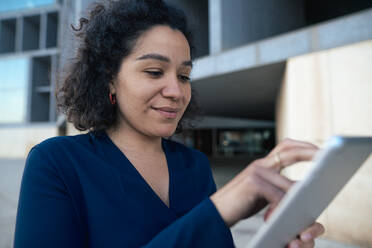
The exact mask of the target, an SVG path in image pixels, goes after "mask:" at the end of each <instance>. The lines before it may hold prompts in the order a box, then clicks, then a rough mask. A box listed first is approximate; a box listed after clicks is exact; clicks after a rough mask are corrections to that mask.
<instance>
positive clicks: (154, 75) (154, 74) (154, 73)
mask: <svg viewBox="0 0 372 248" xmlns="http://www.w3.org/2000/svg"><path fill="white" fill-rule="evenodd" d="M145 73H147V74H149V75H150V76H151V77H152V78H159V77H161V76H162V75H163V72H162V71H145Z"/></svg>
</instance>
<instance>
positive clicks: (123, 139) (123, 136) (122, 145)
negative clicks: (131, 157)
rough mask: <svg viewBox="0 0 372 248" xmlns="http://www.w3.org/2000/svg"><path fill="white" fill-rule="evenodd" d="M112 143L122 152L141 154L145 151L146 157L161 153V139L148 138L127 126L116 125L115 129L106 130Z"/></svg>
mask: <svg viewBox="0 0 372 248" xmlns="http://www.w3.org/2000/svg"><path fill="white" fill-rule="evenodd" d="M106 132H107V135H108V136H109V137H110V139H111V140H112V142H114V144H115V145H116V146H117V147H118V148H119V149H120V150H122V151H123V152H131V153H141V154H143V151H146V153H147V154H148V155H150V154H158V153H159V152H163V150H162V146H161V137H149V136H147V135H145V134H143V133H140V132H139V131H137V130H134V129H133V128H132V127H130V126H129V125H128V124H126V125H118V127H116V128H110V129H108V130H106Z"/></svg>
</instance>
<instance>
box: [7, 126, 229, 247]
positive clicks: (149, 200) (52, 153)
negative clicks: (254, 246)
mask: <svg viewBox="0 0 372 248" xmlns="http://www.w3.org/2000/svg"><path fill="white" fill-rule="evenodd" d="M162 147H163V150H164V152H165V156H166V159H167V163H168V169H169V202H170V207H168V206H167V205H166V204H164V202H163V201H162V200H161V199H160V198H159V197H158V195H157V194H156V193H155V192H154V191H153V190H152V188H151V187H150V185H148V184H147V182H146V181H145V180H144V178H143V177H142V176H141V174H140V173H139V172H138V171H137V170H136V169H135V167H134V166H133V165H132V164H131V163H130V162H129V160H128V159H127V158H126V157H125V155H124V154H123V153H122V152H121V151H120V150H119V148H117V146H116V145H115V144H114V143H113V142H112V141H111V139H110V138H109V137H108V135H107V134H106V133H104V132H103V133H102V135H101V136H97V135H93V134H92V133H88V134H82V135H76V136H67V137H55V138H51V139H48V140H46V141H44V142H42V143H40V144H38V145H36V146H35V147H34V148H32V150H31V151H30V153H29V155H28V158H27V161H26V166H25V170H24V174H23V178H22V185H21V192H20V197H19V204H18V213H17V222H16V230H15V239H14V247H15V248H20V247H28V248H36V247H37V248H43V247H53V248H58V247H61V248H62V247H63V248H66V247H68V248H73V247H100V248H102V247H110V248H115V247H120V248H124V247H149V248H150V247H164V248H167V247H234V244H233V239H232V236H231V232H230V229H229V228H228V227H227V226H226V224H225V223H224V221H223V219H222V218H221V216H220V214H219V213H218V211H217V209H216V208H215V206H214V204H213V203H212V202H211V200H210V199H209V196H210V195H211V194H213V193H214V192H215V191H216V185H215V183H214V181H213V177H212V173H211V169H210V166H209V162H208V159H207V157H206V156H205V155H204V154H202V153H201V152H199V151H197V150H194V149H191V148H187V147H185V146H183V145H181V144H178V143H176V142H173V141H169V140H165V139H163V140H162Z"/></svg>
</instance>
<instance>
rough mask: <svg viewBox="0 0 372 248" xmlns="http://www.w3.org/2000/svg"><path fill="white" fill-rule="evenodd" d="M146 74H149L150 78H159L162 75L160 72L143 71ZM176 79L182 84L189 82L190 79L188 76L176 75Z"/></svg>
mask: <svg viewBox="0 0 372 248" xmlns="http://www.w3.org/2000/svg"><path fill="white" fill-rule="evenodd" d="M145 72H146V73H147V74H149V75H150V76H151V77H152V78H160V77H161V76H162V75H163V72H162V71H145ZM178 79H180V80H181V81H182V82H185V83H186V82H189V81H190V78H189V77H188V76H184V75H178Z"/></svg>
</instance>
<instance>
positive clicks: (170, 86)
mask: <svg viewBox="0 0 372 248" xmlns="http://www.w3.org/2000/svg"><path fill="white" fill-rule="evenodd" d="M162 95H163V96H164V97H168V98H172V99H174V100H178V99H180V98H181V97H182V89H181V85H180V82H179V80H178V78H177V76H169V78H167V79H166V81H165V86H164V88H163V90H162Z"/></svg>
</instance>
